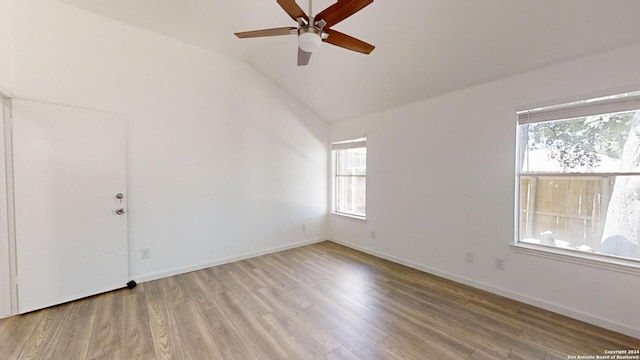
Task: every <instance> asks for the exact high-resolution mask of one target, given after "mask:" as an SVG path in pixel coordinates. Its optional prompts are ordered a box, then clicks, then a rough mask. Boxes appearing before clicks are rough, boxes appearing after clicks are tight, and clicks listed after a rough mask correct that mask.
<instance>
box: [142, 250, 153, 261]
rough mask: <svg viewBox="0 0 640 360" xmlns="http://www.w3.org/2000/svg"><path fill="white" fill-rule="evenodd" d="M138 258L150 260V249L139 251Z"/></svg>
mask: <svg viewBox="0 0 640 360" xmlns="http://www.w3.org/2000/svg"><path fill="white" fill-rule="evenodd" d="M140 257H141V258H142V259H148V258H150V257H151V249H149V248H144V249H140Z"/></svg>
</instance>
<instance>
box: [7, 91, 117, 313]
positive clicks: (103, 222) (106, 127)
mask: <svg viewBox="0 0 640 360" xmlns="http://www.w3.org/2000/svg"><path fill="white" fill-rule="evenodd" d="M12 114H13V116H12V117H13V161H14V163H13V166H14V193H15V222H16V247H17V268H18V271H17V272H18V298H19V300H18V311H19V312H20V313H25V312H29V311H32V310H36V309H40V308H44V307H48V306H51V305H55V304H60V303H63V302H67V301H70V300H75V299H79V298H83V297H86V296H89V295H94V294H98V293H101V292H105V291H109V290H113V289H116V288H121V287H124V286H125V285H126V282H127V277H128V248H127V215H126V209H127V207H126V199H127V196H126V195H127V194H126V174H125V127H124V120H123V119H122V118H120V117H119V116H117V115H115V114H112V113H106V112H100V111H93V110H86V109H78V108H72V107H66V106H59V105H52V104H45V103H39V102H33V101H26V100H13V101H12ZM117 194H122V197H123V198H122V199H118V198H117ZM118 209H122V210H124V213H122V211H118ZM119 213H121V214H119Z"/></svg>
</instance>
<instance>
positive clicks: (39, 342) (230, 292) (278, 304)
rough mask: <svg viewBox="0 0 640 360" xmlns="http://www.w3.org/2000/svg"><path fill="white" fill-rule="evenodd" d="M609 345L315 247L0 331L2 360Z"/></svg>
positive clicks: (508, 304) (612, 340)
mask: <svg viewBox="0 0 640 360" xmlns="http://www.w3.org/2000/svg"><path fill="white" fill-rule="evenodd" d="M605 349H606V350H617V349H625V350H626V349H640V340H639V339H634V338H630V337H628V336H624V335H621V334H617V333H613V332H610V331H607V330H604V329H602V328H598V327H596V326H593V325H589V324H586V323H583V322H580V321H577V320H573V319H569V318H566V317H563V316H560V315H557V314H553V313H550V312H547V311H544V310H540V309H537V308H534V307H531V306H528V305H525V304H522V303H518V302H515V301H511V300H508V299H505V298H502V297H499V296H496V295H493V294H490V293H486V292H483V291H479V290H476V289H473V288H470V287H467V286H463V285H460V284H456V283H454V282H451V281H448V280H443V279H441V278H438V277H434V276H431V275H428V274H425V273H422V272H420V271H417V270H413V269H410V268H407V267H404V266H401V265H398V264H394V263H391V262H388V261H385V260H381V259H378V258H375V257H373V256H369V255H366V254H363V253H360V252H357V251H354V250H351V249H348V248H345V247H342V246H340V245H337V244H334V243H331V242H323V243H319V244H314V245H309V246H305V247H301V248H297V249H293V250H287V251H283V252H280V253H275V254H270V255H265V256H260V257H257V258H253V259H249V260H244V261H239V262H236V263H231V264H227V265H222V266H217V267H213V268H209V269H205V270H200V271H195V272H191V273H187V274H183V275H178V276H173V277H170V278H165V279H161V280H156V281H152V282H148V283H144V284H140V285H138V286H137V287H136V288H135V289H133V290H126V289H124V290H119V291H114V292H110V293H106V294H102V295H98V296H94V297H91V298H87V299H83V300H80V301H76V302H72V303H68V304H64V305H60V306H56V307H53V308H49V309H45V310H41V311H37V312H33V313H30V314H26V315H21V316H14V317H11V318H8V319H3V320H0V358H1V359H64V360H67V359H194V360H201V359H260V360H263V359H310V358H313V359H315V358H319V359H362V360H369V359H433V360H441V359H567V356H568V355H598V354H599V355H603V354H604V350H605Z"/></svg>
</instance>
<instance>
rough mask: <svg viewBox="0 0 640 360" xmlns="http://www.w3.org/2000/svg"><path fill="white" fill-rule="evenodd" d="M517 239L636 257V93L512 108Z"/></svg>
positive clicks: (639, 118)
mask: <svg viewBox="0 0 640 360" xmlns="http://www.w3.org/2000/svg"><path fill="white" fill-rule="evenodd" d="M518 131H519V146H518V148H519V149H518V159H519V166H518V182H519V189H520V194H519V196H518V197H517V199H516V201H518V202H519V204H518V206H517V207H516V208H517V209H519V210H518V211H517V216H518V219H519V220H518V223H519V225H518V239H517V242H520V243H527V244H536V245H535V246H537V245H540V246H542V249H544V247H548V248H562V249H565V250H573V251H580V252H586V253H592V254H598V255H604V256H614V257H621V258H626V259H630V260H636V261H637V260H640V245H639V241H640V92H635V93H626V94H619V95H613V96H607V97H601V98H595V99H589V100H583V101H577V102H573V103H567V104H561V105H555V106H549V107H544V108H537V109H532V110H527V111H522V112H519V113H518Z"/></svg>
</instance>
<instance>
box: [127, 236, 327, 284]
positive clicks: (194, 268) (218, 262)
mask: <svg viewBox="0 0 640 360" xmlns="http://www.w3.org/2000/svg"><path fill="white" fill-rule="evenodd" d="M326 240H328V239H327V238H325V237H322V238H316V239H310V240H304V241H299V242H295V243H291V244H286V245H281V246H276V247H273V248H269V249H264V250H260V251H254V252H250V253H245V254H241V255H237V256H231V257H227V258H223V259H217V260H213V261H208V262H204V263H201V264H197V265H190V266H185V267H181V268H174V269H170V270H166V271H161V272H155V273H150V274H144V275H139V276H135V277H134V279H133V280H135V281H136V282H137V283H143V282H147V281H152V280H157V279H162V278H165V277H169V276H174V275H180V274H184V273H188V272H191V271H197V270H202V269H206V268H210V267H212V266H218V265H224V264H228V263H232V262H235V261H240V260H245V259H250V258H253V257H256V256H261V255H266V254H271V253H275V252H278V251H283V250H289V249H294V248H297V247H301V246H305V245H310V244H315V243H318V242H322V241H326Z"/></svg>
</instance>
